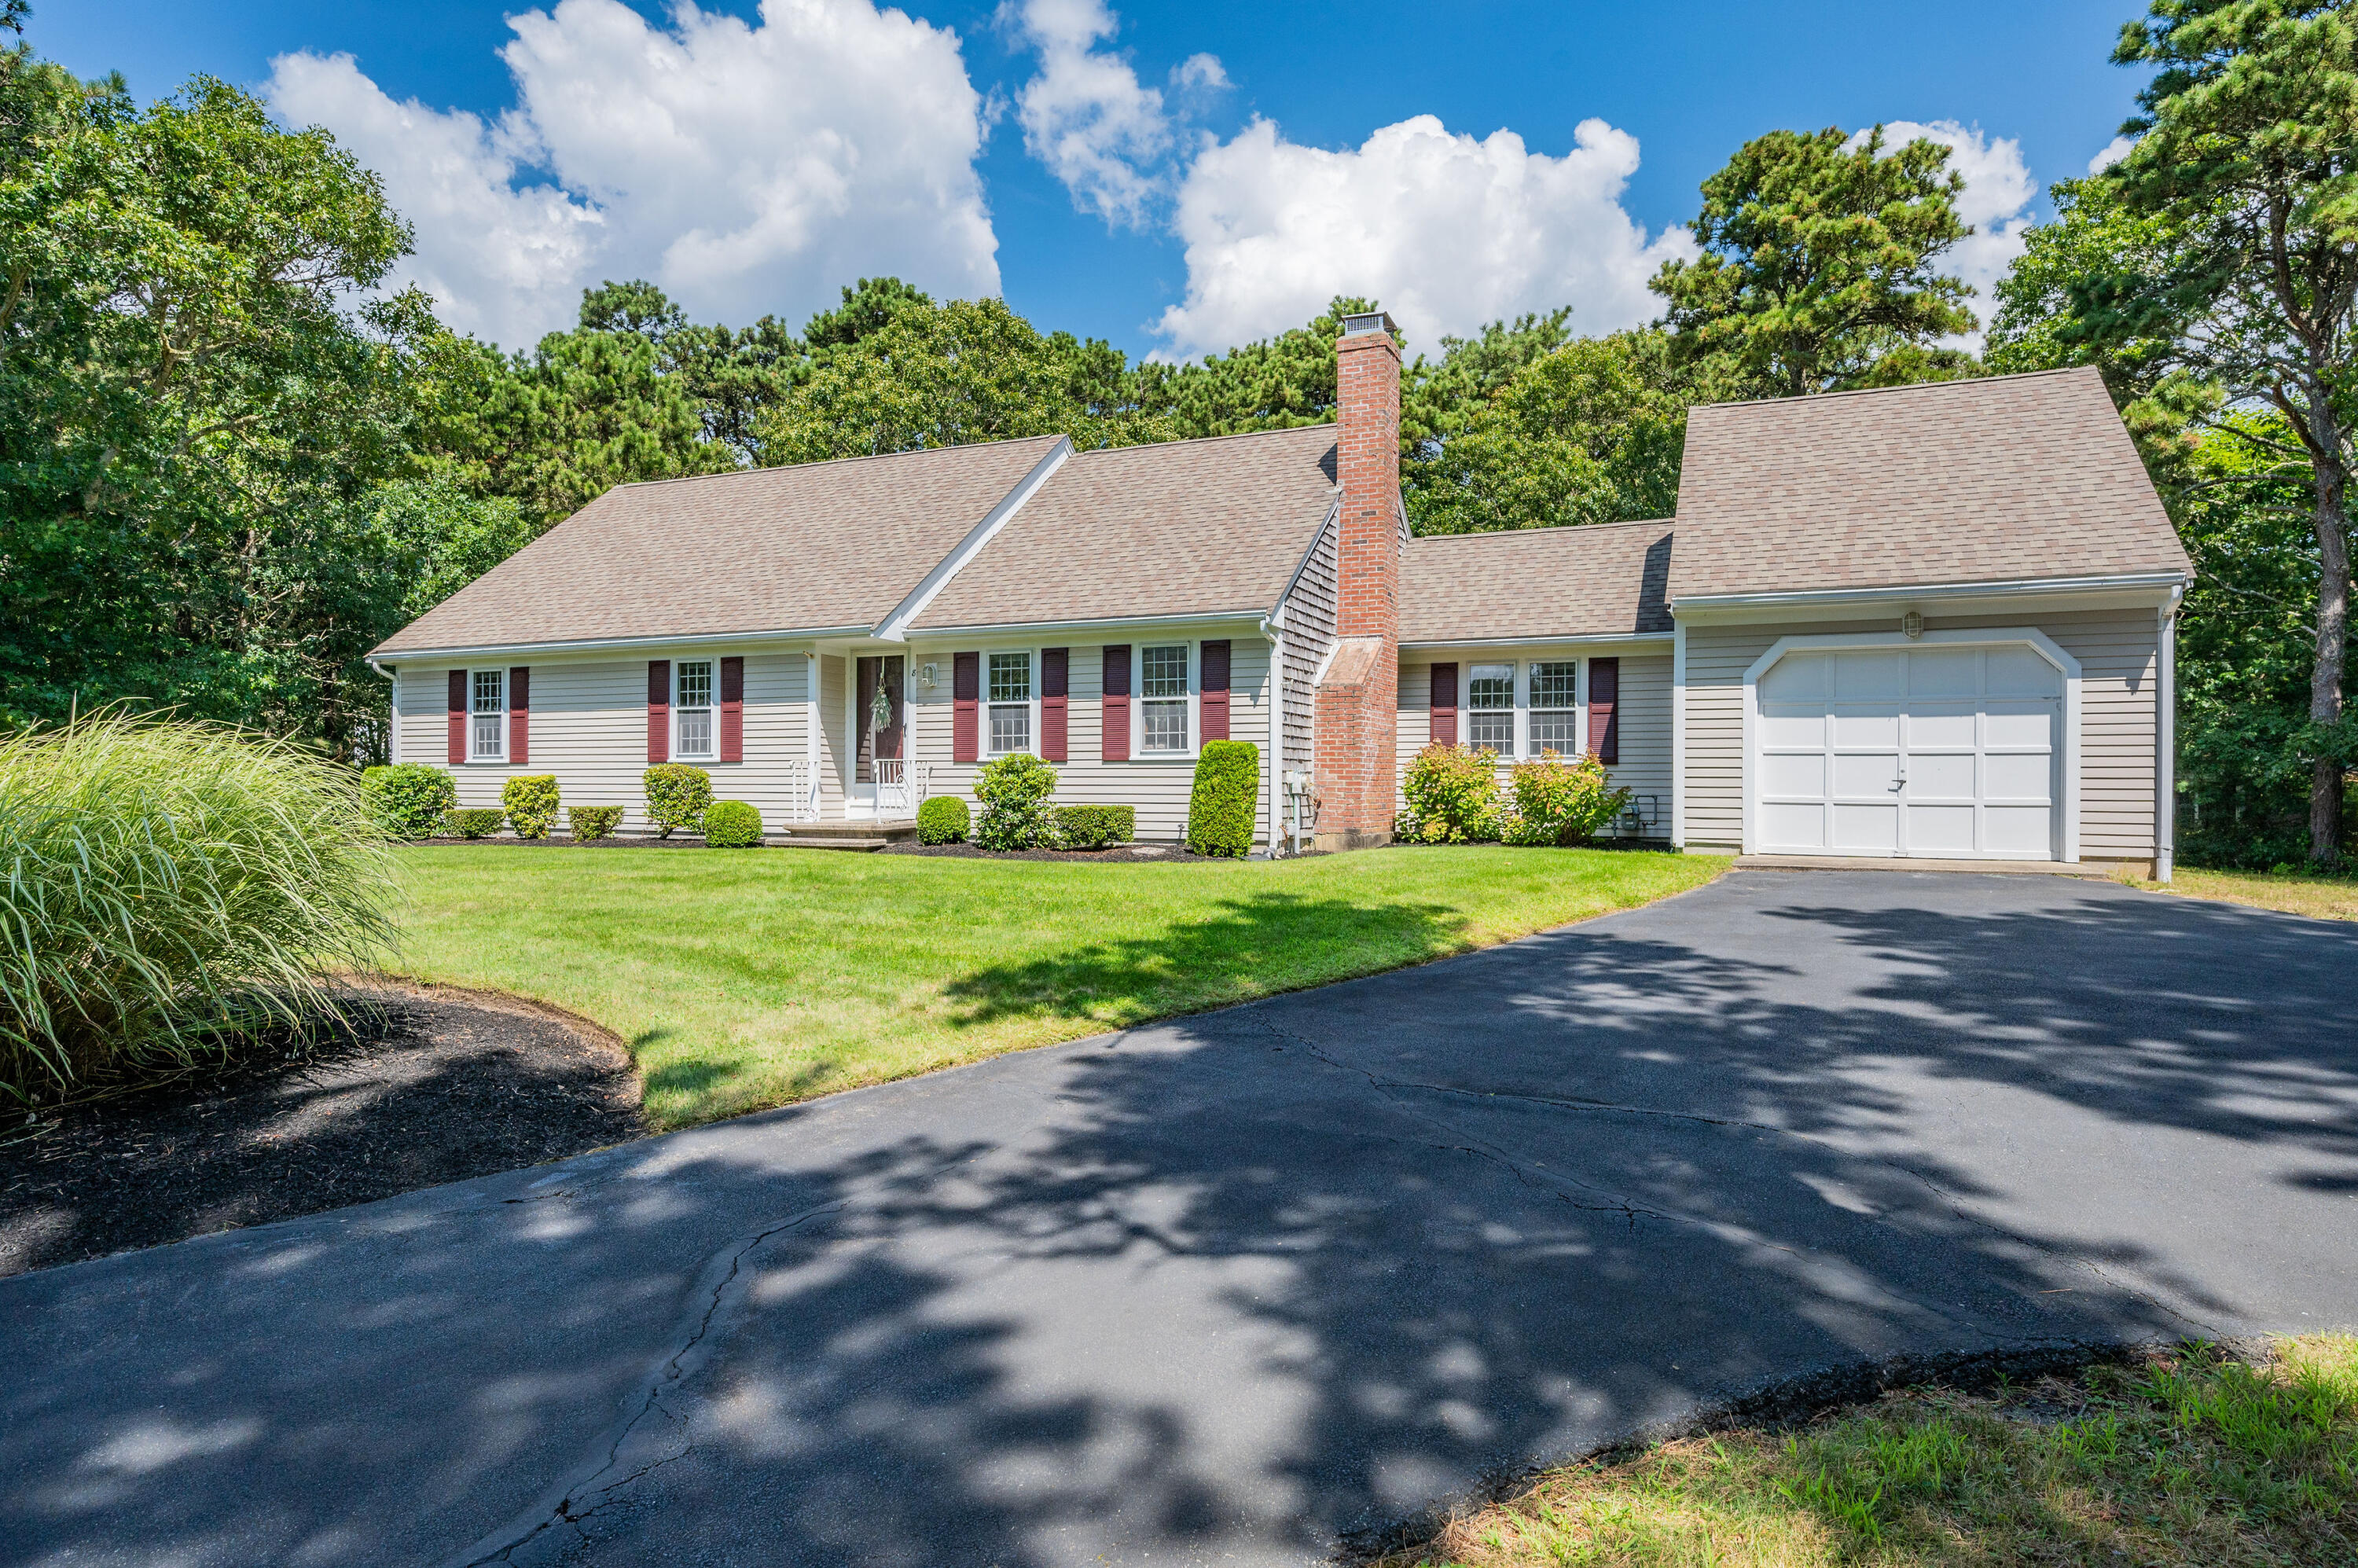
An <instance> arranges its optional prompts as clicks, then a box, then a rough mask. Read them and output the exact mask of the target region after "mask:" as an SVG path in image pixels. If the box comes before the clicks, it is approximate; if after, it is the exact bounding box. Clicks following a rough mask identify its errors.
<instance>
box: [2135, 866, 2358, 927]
mask: <svg viewBox="0 0 2358 1568" xmlns="http://www.w3.org/2000/svg"><path fill="white" fill-rule="evenodd" d="M2138 885H2139V886H2141V887H2147V888H2152V889H2154V890H2155V891H2156V892H2174V893H2177V894H2179V895H2180V897H2182V898H2215V899H2221V900H2223V901H2224V902H2226V903H2248V904H2250V905H2252V906H2253V907H2254V908H2255V909H2280V910H2282V911H2284V912H2285V913H2286V914H2307V915H2311V916H2314V917H2316V918H2318V919H2320V920H2358V879H2353V878H2351V877H2346V876H2343V877H2320V876H2311V875H2309V874H2307V873H2305V872H2301V871H2202V870H2201V869H2199V868H2194V867H2188V866H2180V867H2179V868H2178V870H2177V871H2176V872H2175V873H2173V874H2172V876H2171V878H2170V880H2169V884H2168V885H2167V886H2164V885H2161V884H2159V883H2155V882H2141V883H2139V884H2138Z"/></svg>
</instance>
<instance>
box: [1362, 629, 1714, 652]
mask: <svg viewBox="0 0 2358 1568" xmlns="http://www.w3.org/2000/svg"><path fill="white" fill-rule="evenodd" d="M1677 636H1678V633H1676V632H1617V633H1602V634H1599V635H1595V636H1583V637H1453V638H1451V639H1449V640H1448V641H1447V642H1440V643H1401V645H1400V649H1401V653H1403V654H1407V653H1418V654H1424V653H1440V652H1446V651H1448V650H1449V649H1452V648H1587V647H1597V648H1626V647H1628V646H1629V645H1630V644H1631V643H1669V642H1671V641H1673V640H1675V639H1676V638H1677Z"/></svg>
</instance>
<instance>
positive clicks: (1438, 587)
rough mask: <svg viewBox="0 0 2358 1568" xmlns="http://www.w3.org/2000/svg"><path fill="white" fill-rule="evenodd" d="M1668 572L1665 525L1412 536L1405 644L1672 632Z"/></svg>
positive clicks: (1405, 576) (1404, 586)
mask: <svg viewBox="0 0 2358 1568" xmlns="http://www.w3.org/2000/svg"><path fill="white" fill-rule="evenodd" d="M1684 546H1685V541H1684V539H1683V538H1682V539H1681V541H1680V547H1681V548H1684ZM1670 575H1671V524H1668V523H1663V522H1650V523H1591V524H1584V525H1582V526H1579V527H1569V528H1525V529H1519V530H1517V531H1515V532H1512V533H1505V534H1455V535H1434V536H1433V537H1431V538H1422V539H1411V540H1410V541H1409V542H1408V549H1407V550H1406V551H1405V552H1404V553H1403V554H1402V556H1401V642H1403V643H1449V642H1476V641H1490V640H1494V639H1499V638H1511V637H1617V636H1627V635H1628V634H1630V633H1636V632H1667V631H1669V630H1670V629H1671V612H1670V610H1669V607H1668V606H1667V605H1666V604H1665V603H1664V602H1663V591H1664V589H1665V587H1666V586H1667V585H1668V583H1669V580H1670Z"/></svg>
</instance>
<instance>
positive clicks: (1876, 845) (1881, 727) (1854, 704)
mask: <svg viewBox="0 0 2358 1568" xmlns="http://www.w3.org/2000/svg"><path fill="white" fill-rule="evenodd" d="M1757 695H1758V701H1759V708H1758V714H1757V728H1756V730H1755V731H1754V733H1755V736H1756V740H1757V750H1756V754H1755V764H1754V778H1753V789H1754V790H1755V792H1756V793H1755V795H1754V796H1753V828H1754V834H1755V839H1756V842H1757V843H1758V847H1759V849H1760V850H1761V852H1762V853H1766V854H1777V853H1785V854H1815V855H1926V856H1935V857H1963V858H1972V857H1976V856H1978V857H1984V858H1987V859H1991V860H2052V859H2055V858H2056V856H2057V853H2058V851H2057V848H2056V830H2057V827H2058V826H2059V823H2060V820H2061V816H2062V812H2061V808H2060V806H2059V805H2058V800H2059V796H2060V793H2061V780H2060V774H2059V769H2060V766H2061V751H2062V746H2061V740H2062V734H2063V676H2062V672H2061V671H2060V670H2058V669H2057V668H2056V667H2055V666H2054V665H2050V664H2049V663H2048V662H2047V661H2046V660H2045V659H2043V658H2041V657H2039V654H2037V653H2035V652H2033V651H2032V650H2031V649H2029V648H2028V647H2023V646H2020V645H2008V646H2001V647H1992V648H1940V647H1930V648H1928V647H1909V648H1874V649H1861V650H1856V651H1851V650H1843V651H1830V652H1824V653H1791V654H1786V655H1785V656H1784V657H1783V658H1781V659H1779V661H1778V662H1777V663H1776V664H1774V665H1770V666H1769V667H1768V669H1767V670H1766V671H1764V672H1763V673H1762V674H1761V676H1760V681H1759V686H1758V694H1757Z"/></svg>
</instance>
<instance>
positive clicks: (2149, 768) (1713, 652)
mask: <svg viewBox="0 0 2358 1568" xmlns="http://www.w3.org/2000/svg"><path fill="white" fill-rule="evenodd" d="M1924 624H1925V626H1926V628H1927V629H1942V628H1955V629H1959V630H1978V629H1982V628H1987V627H2001V626H2033V627H2036V628H2037V629H2038V630H2039V631H2041V632H2044V633H2046V634H2047V635H2048V636H2050V637H2052V638H2053V639H2054V640H2055V643H2056V645H2057V646H2058V647H2061V649H2062V650H2063V651H2064V652H2065V653H2067V654H2071V656H2072V657H2073V658H2075V659H2077V660H2079V661H2080V665H2081V685H2080V737H2081V739H2080V743H2081V756H2080V856H2081V859H2082V860H2151V859H2152V858H2153V853H2154V791H2155V787H2156V784H2157V780H2156V778H2155V773H2154V769H2155V763H2156V760H2157V755H2158V753H2157V751H2156V747H2157V744H2158V741H2157V731H2156V728H2155V726H2156V719H2157V714H2158V684H2159V668H2160V665H2159V659H2160V648H2159V642H2158V633H2159V626H2158V620H2157V617H2156V613H2155V611H2153V610H2152V609H2150V608H2141V609H2134V610H2105V611H2080V612H2077V613H2071V614H2017V615H2004V614H1999V615H1981V616H1971V617H1954V616H1931V615H1928V616H1926V617H1925V618H1924ZM1894 626H1895V623H1894V622H1892V621H1891V620H1888V619H1885V620H1878V621H1871V622H1861V621H1842V622H1806V623H1804V622H1789V623H1783V624H1776V625H1742V626H1702V625H1696V626H1690V627H1689V628H1688V629H1687V779H1686V784H1687V810H1686V843H1687V847H1688V848H1689V849H1698V850H1714V851H1727V852H1731V853H1732V852H1734V851H1735V850H1736V849H1738V848H1740V847H1741V846H1742V844H1743V842H1744V672H1745V671H1746V670H1747V669H1749V668H1750V667H1751V666H1752V664H1753V661H1755V660H1756V659H1758V658H1759V657H1760V655H1761V654H1765V653H1767V652H1768V649H1769V647H1770V645H1771V644H1773V643H1775V642H1776V641H1777V640H1778V639H1779V637H1795V636H1811V635H1816V634H1821V633H1857V632H1884V631H1889V630H1893V629H1894Z"/></svg>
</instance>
